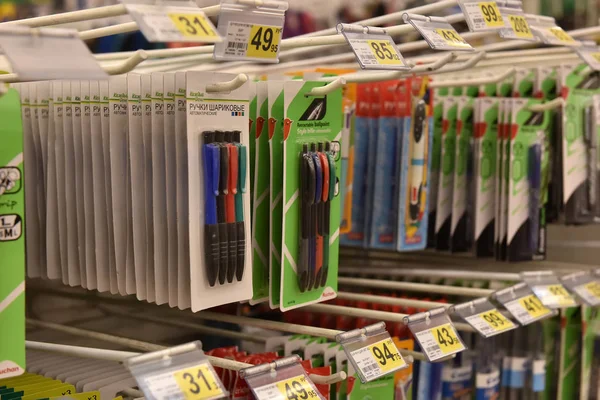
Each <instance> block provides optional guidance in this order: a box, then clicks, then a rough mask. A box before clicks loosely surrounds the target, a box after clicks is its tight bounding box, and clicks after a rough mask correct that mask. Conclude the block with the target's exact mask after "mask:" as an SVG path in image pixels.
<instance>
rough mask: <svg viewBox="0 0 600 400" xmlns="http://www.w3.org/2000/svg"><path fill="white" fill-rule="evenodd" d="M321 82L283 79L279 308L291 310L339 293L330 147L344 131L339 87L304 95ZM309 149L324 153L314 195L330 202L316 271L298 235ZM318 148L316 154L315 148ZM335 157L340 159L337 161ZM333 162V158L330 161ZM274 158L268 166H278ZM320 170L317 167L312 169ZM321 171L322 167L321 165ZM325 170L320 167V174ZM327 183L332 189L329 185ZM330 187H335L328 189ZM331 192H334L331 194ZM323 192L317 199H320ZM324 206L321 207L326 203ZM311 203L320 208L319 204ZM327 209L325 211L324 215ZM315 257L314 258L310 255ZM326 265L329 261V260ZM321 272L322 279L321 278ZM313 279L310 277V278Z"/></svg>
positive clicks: (337, 222)
mask: <svg viewBox="0 0 600 400" xmlns="http://www.w3.org/2000/svg"><path fill="white" fill-rule="evenodd" d="M323 85H324V83H322V82H305V81H288V82H285V84H284V96H283V98H284V109H285V119H284V121H283V132H282V133H283V139H284V154H283V174H284V175H283V178H284V179H283V198H282V205H283V213H284V215H283V226H282V229H283V237H282V254H281V256H282V259H281V304H280V308H281V310H282V311H287V310H291V309H294V308H297V307H301V306H303V305H306V304H312V303H317V302H321V301H326V300H331V299H332V298H335V297H336V295H337V275H338V260H339V226H340V216H341V210H340V199H339V196H338V195H337V193H335V187H336V183H337V182H338V180H339V178H338V174H337V171H340V166H341V165H340V160H339V157H337V154H336V152H335V150H334V145H335V147H336V148H339V142H340V140H341V131H342V113H341V109H342V91H341V89H338V90H335V91H333V92H331V93H329V94H327V95H325V96H316V97H315V96H310V95H308V96H307V94H308V93H309V92H310V91H311V90H312V89H314V88H317V87H321V86H323ZM308 148H310V151H311V152H312V154H313V158H317V157H319V155H320V156H322V158H321V161H322V160H326V161H327V163H328V165H335V171H334V169H333V168H331V167H328V170H329V173H330V176H329V182H330V183H331V184H330V185H326V182H321V180H322V178H321V177H317V180H316V182H317V185H318V184H319V183H322V185H323V188H325V186H328V187H327V188H326V189H322V190H321V189H319V188H317V189H316V194H317V195H319V194H320V193H321V191H323V193H324V192H325V191H327V192H328V200H327V202H326V203H325V205H327V203H329V204H328V206H329V207H330V212H329V221H325V220H324V224H325V228H323V230H324V233H323V234H322V235H320V234H321V232H320V228H319V232H318V233H317V239H316V241H317V244H316V246H317V250H316V256H317V258H318V257H319V255H320V253H319V250H318V246H319V244H318V241H319V236H321V240H322V257H323V258H322V265H321V266H319V265H318V264H319V261H320V260H316V261H315V263H316V264H317V265H316V268H317V269H316V270H314V271H311V266H310V265H309V264H310V261H309V258H310V257H303V254H302V248H303V247H302V245H303V242H306V241H308V240H310V239H306V238H303V236H302V222H303V221H302V219H303V218H307V216H306V215H302V212H301V210H302V204H301V202H302V201H303V199H305V196H306V194H303V193H301V192H302V187H301V179H303V178H305V177H304V176H303V165H304V164H303V160H304V158H303V157H304V156H303V154H304V155H306V152H304V153H303V151H304V150H306V149H308ZM317 148H318V150H319V153H318V154H319V155H317V153H315V152H314V151H315V150H316V149H317ZM329 149H331V151H329ZM335 158H338V159H337V160H335ZM332 162H333V163H332ZM275 165H276V164H275V160H274V162H273V164H272V168H276V166H275ZM315 170H316V173H317V174H318V173H319V168H315ZM324 170H325V169H324ZM322 176H325V175H324V172H323V175H322ZM330 188H331V189H330ZM332 189H333V190H332ZM332 192H333V193H332ZM323 198H324V196H323V197H322V198H321V199H319V201H320V202H321V201H324V200H323ZM325 205H324V206H325ZM315 207H319V205H318V204H317V205H316V206H315ZM326 215H327V213H326V212H325V213H324V218H327V217H326ZM313 261H314V260H313ZM326 263H327V264H328V265H327V264H326ZM300 271H304V272H306V273H307V274H309V275H310V274H313V275H315V276H316V281H318V282H316V283H315V284H314V286H312V287H311V285H310V283H309V285H308V288H305V289H301V288H300V286H299V282H301V281H302V280H303V278H302V272H300ZM319 272H321V273H323V279H321V280H320V279H319V277H321V275H319ZM311 281H312V279H311V278H309V279H308V282H311Z"/></svg>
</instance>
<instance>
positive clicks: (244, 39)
mask: <svg viewBox="0 0 600 400" xmlns="http://www.w3.org/2000/svg"><path fill="white" fill-rule="evenodd" d="M287 9H288V3H287V2H285V1H270V0H265V1H262V2H261V4H260V5H255V4H250V3H247V4H246V3H244V4H240V3H239V2H238V0H221V12H220V14H219V25H218V27H217V29H218V31H219V34H220V35H221V36H223V42H221V43H217V44H216V45H215V50H214V53H213V56H214V58H215V59H216V60H252V61H261V62H268V63H276V62H279V58H278V57H279V46H280V43H281V35H282V34H283V24H284V22H285V11H286V10H287Z"/></svg>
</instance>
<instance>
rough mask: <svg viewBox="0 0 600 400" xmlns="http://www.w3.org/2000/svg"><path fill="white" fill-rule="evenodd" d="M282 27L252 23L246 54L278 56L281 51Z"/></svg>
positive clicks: (251, 55)
mask: <svg viewBox="0 0 600 400" xmlns="http://www.w3.org/2000/svg"><path fill="white" fill-rule="evenodd" d="M281 32H282V28H277V27H272V26H263V25H252V29H250V43H249V45H248V50H247V51H246V56H248V57H258V58H276V57H277V52H278V51H279V42H280V40H281Z"/></svg>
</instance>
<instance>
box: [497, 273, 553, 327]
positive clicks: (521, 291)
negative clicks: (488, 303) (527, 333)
mask: <svg viewBox="0 0 600 400" xmlns="http://www.w3.org/2000/svg"><path fill="white" fill-rule="evenodd" d="M493 297H494V298H495V299H496V300H497V301H498V302H500V303H501V304H502V305H503V306H504V307H505V308H506V309H507V310H508V312H510V313H511V314H512V316H513V317H515V319H516V320H517V321H518V322H519V323H520V324H521V325H529V324H531V323H533V322H536V321H539V320H541V319H544V318H548V317H551V316H553V315H556V311H553V310H551V309H549V308H547V307H546V306H544V304H542V302H541V301H540V299H538V298H537V296H536V295H535V294H534V293H533V291H532V290H531V288H529V286H527V284H526V283H524V282H522V283H519V284H517V285H515V286H512V287H509V288H506V289H502V290H499V291H497V292H495V293H494V294H493Z"/></svg>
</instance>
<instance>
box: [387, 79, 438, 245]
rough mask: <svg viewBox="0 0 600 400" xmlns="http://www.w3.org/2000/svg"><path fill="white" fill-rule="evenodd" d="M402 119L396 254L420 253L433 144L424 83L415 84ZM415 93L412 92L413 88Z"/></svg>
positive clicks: (424, 227) (424, 228)
mask: <svg viewBox="0 0 600 400" xmlns="http://www.w3.org/2000/svg"><path fill="white" fill-rule="evenodd" d="M411 87H412V88H413V92H412V94H411V100H410V102H409V103H408V104H409V107H410V109H411V112H410V114H409V116H408V117H406V118H404V133H403V135H402V156H401V160H402V161H401V171H400V173H399V178H400V188H399V195H398V202H399V204H400V205H399V209H398V244H397V247H396V249H397V250H398V251H406V250H423V249H424V248H425V247H426V246H427V229H428V227H429V224H428V218H429V212H428V211H429V205H428V204H429V201H430V199H429V187H430V182H429V169H430V168H431V146H432V142H433V128H434V126H433V115H432V110H431V107H430V103H429V91H428V90H427V87H426V81H424V80H423V81H421V80H414V81H413V82H412V83H411ZM415 87H416V88H417V92H416V93H415V92H414V88H415Z"/></svg>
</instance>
